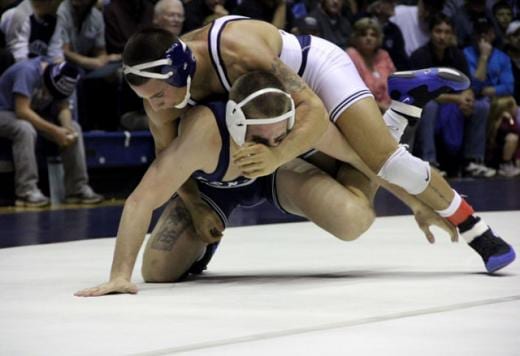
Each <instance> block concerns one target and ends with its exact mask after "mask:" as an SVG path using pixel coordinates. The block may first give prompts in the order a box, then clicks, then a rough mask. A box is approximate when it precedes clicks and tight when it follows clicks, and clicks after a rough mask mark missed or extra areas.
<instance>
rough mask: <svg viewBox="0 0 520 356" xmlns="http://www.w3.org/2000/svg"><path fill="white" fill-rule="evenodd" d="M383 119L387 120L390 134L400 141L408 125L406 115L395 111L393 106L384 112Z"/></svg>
mask: <svg viewBox="0 0 520 356" xmlns="http://www.w3.org/2000/svg"><path fill="white" fill-rule="evenodd" d="M383 119H384V120H385V123H386V127H388V130H389V131H390V134H391V135H392V136H393V138H394V139H395V140H396V141H397V142H398V143H399V142H400V141H401V137H402V136H403V133H404V129H406V126H407V125H408V120H406V118H405V117H404V116H402V115H399V114H398V113H396V112H395V111H393V110H392V107H391V106H390V108H389V109H388V110H386V111H385V113H384V114H383Z"/></svg>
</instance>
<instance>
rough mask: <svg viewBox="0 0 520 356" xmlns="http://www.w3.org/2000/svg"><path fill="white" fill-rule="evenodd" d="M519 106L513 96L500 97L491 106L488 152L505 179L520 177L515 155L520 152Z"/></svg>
mask: <svg viewBox="0 0 520 356" xmlns="http://www.w3.org/2000/svg"><path fill="white" fill-rule="evenodd" d="M518 119H520V118H519V117H518V106H517V104H516V102H515V99H514V98H513V97H511V96H503V97H498V98H496V99H495V100H493V102H492V104H491V111H490V114H489V125H488V141H487V144H488V152H489V155H490V160H491V161H493V162H494V164H496V165H497V166H498V174H500V175H502V176H505V177H514V176H517V175H520V168H519V167H518V166H517V165H516V162H515V154H516V152H517V151H518V137H519V134H520V126H519V125H518V121H517V120H518Z"/></svg>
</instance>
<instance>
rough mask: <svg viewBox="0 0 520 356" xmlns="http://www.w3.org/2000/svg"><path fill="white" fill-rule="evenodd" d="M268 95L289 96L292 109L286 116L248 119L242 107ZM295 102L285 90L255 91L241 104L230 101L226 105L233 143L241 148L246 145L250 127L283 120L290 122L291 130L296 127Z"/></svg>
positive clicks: (267, 89) (228, 125) (227, 123)
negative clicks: (248, 127)
mask: <svg viewBox="0 0 520 356" xmlns="http://www.w3.org/2000/svg"><path fill="white" fill-rule="evenodd" d="M266 93H279V94H283V95H285V96H287V97H288V98H289V100H290V101H291V109H290V110H289V111H288V112H286V113H285V114H282V115H279V116H275V117H269V118H263V119H246V116H245V115H244V112H243V111H242V107H243V106H244V105H246V104H247V103H249V102H250V101H251V100H253V99H254V98H256V97H258V96H260V95H264V94H266ZM294 116H295V110H294V100H293V99H292V98H291V96H290V95H289V94H287V93H286V92H284V91H283V90H280V89H276V88H265V89H260V90H257V91H255V92H254V93H252V94H250V95H248V96H247V97H246V98H244V99H243V100H242V101H241V102H240V103H238V104H237V103H236V102H235V101H233V100H228V102H227V105H226V125H227V128H228V131H229V135H230V136H231V137H232V138H233V141H235V142H236V143H237V145H239V146H241V145H243V144H244V141H245V139H246V131H247V126H248V125H266V124H274V123H277V122H280V121H283V120H289V124H288V127H289V130H290V129H292V128H293V126H294Z"/></svg>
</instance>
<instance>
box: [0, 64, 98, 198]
mask: <svg viewBox="0 0 520 356" xmlns="http://www.w3.org/2000/svg"><path fill="white" fill-rule="evenodd" d="M78 76H79V72H78V71H77V69H76V68H75V67H73V66H72V65H70V64H68V63H67V62H62V63H61V64H49V63H47V62H45V61H44V60H43V59H42V58H41V57H36V58H33V59H30V60H26V61H21V62H18V63H16V64H14V65H13V66H11V67H10V68H9V69H8V70H7V71H5V73H4V74H3V75H2V77H1V78H0V137H4V138H7V139H9V140H12V141H13V160H14V166H15V189H16V192H15V193H16V205H17V206H45V205H48V204H49V199H48V198H47V197H46V196H44V195H43V194H42V193H41V191H40V190H39V189H38V186H37V183H38V168H37V164H36V156H35V144H36V138H37V132H39V133H41V134H42V135H44V136H45V137H46V138H48V139H49V140H51V141H53V142H54V143H56V144H57V145H58V146H59V147H60V149H61V157H62V160H63V165H64V171H65V194H66V202H68V203H81V204H96V203H99V202H101V201H102V200H103V197H102V196H100V195H98V194H96V193H94V191H93V190H92V188H91V187H90V186H89V185H88V176H87V168H86V162H85V148H84V146H83V138H82V134H81V127H80V126H79V125H78V123H77V122H75V121H73V120H72V113H71V111H70V109H69V103H68V100H67V98H68V97H69V96H70V95H71V94H72V92H73V91H74V88H75V86H76V83H77V80H78Z"/></svg>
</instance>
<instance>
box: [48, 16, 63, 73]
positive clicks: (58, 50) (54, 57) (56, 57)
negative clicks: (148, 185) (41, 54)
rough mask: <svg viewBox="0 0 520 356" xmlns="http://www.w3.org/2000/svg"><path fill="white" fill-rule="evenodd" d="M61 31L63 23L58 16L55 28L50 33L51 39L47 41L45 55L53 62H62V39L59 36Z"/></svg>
mask: <svg viewBox="0 0 520 356" xmlns="http://www.w3.org/2000/svg"><path fill="white" fill-rule="evenodd" d="M62 32H63V25H62V23H61V20H60V18H59V17H58V20H57V21H56V28H55V29H54V33H53V34H52V37H51V40H50V41H49V48H48V50H47V56H48V57H49V59H50V60H51V62H53V63H60V62H63V59H64V56H63V40H62V38H61V36H62Z"/></svg>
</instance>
